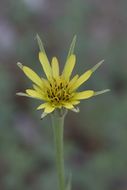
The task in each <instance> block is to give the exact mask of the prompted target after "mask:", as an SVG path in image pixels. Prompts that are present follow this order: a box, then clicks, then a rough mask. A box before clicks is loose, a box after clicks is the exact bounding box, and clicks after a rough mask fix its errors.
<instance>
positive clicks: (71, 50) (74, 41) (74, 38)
mask: <svg viewBox="0 0 127 190" xmlns="http://www.w3.org/2000/svg"><path fill="white" fill-rule="evenodd" d="M76 38H77V36H76V35H75V36H74V37H73V40H72V42H71V45H70V48H69V52H68V56H67V59H68V57H70V55H72V54H73V53H74V49H75V44H76Z"/></svg>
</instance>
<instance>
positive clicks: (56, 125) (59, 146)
mask: <svg viewBox="0 0 127 190" xmlns="http://www.w3.org/2000/svg"><path fill="white" fill-rule="evenodd" d="M52 126H53V131H54V141H55V148H56V165H57V175H58V182H59V190H65V179H64V151H63V131H64V116H60V114H58V113H54V114H52Z"/></svg>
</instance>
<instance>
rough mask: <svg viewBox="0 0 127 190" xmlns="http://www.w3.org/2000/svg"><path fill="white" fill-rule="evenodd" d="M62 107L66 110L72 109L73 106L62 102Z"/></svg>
mask: <svg viewBox="0 0 127 190" xmlns="http://www.w3.org/2000/svg"><path fill="white" fill-rule="evenodd" d="M63 106H64V107H65V108H67V109H73V108H74V106H73V105H72V103H69V102H64V103H63Z"/></svg>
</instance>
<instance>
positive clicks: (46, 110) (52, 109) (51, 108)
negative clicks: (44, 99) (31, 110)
mask: <svg viewBox="0 0 127 190" xmlns="http://www.w3.org/2000/svg"><path fill="white" fill-rule="evenodd" d="M54 109H55V108H54V107H52V105H51V104H47V105H46V106H45V109H44V112H45V113H51V112H53V111H54Z"/></svg>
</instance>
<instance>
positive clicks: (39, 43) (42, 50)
mask: <svg viewBox="0 0 127 190" xmlns="http://www.w3.org/2000/svg"><path fill="white" fill-rule="evenodd" d="M36 38H37V42H38V46H39V49H40V51H41V52H43V53H44V54H46V52H45V49H44V45H43V43H42V40H41V38H40V36H39V35H38V34H37V35H36Z"/></svg>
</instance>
